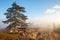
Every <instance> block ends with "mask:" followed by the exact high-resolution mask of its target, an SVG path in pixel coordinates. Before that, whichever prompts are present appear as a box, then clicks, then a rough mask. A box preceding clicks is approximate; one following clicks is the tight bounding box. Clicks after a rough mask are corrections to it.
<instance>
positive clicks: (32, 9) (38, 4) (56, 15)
mask: <svg viewBox="0 0 60 40" xmlns="http://www.w3.org/2000/svg"><path fill="white" fill-rule="evenodd" d="M13 2H16V3H17V4H18V5H20V6H23V7H25V10H26V12H25V15H27V17H28V21H29V22H32V23H33V24H34V25H40V26H41V25H42V26H43V25H44V26H46V25H47V24H53V23H58V24H59V23H60V0H0V26H1V28H2V27H4V26H5V25H3V23H2V22H1V21H2V20H5V19H6V18H5V15H4V13H5V12H6V10H7V9H8V8H10V7H12V3H13ZM2 25H3V26H2Z"/></svg>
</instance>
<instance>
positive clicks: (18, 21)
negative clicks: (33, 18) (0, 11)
mask: <svg viewBox="0 0 60 40" xmlns="http://www.w3.org/2000/svg"><path fill="white" fill-rule="evenodd" d="M24 12H25V8H24V7H21V6H19V5H17V4H16V3H15V2H14V3H13V4H12V7H11V8H8V9H7V12H6V13H5V14H4V15H6V18H7V20H6V21H3V23H10V25H9V26H8V27H7V28H10V29H11V28H12V27H16V26H21V27H26V26H27V23H26V22H25V21H26V20H27V19H28V18H27V16H25V15H24V14H23V13H24Z"/></svg>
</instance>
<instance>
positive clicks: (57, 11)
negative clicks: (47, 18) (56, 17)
mask: <svg viewBox="0 0 60 40" xmlns="http://www.w3.org/2000/svg"><path fill="white" fill-rule="evenodd" d="M45 13H48V14H60V5H55V6H53V7H52V8H50V9H46V11H45Z"/></svg>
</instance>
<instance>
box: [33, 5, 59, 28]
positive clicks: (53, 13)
mask: <svg viewBox="0 0 60 40" xmlns="http://www.w3.org/2000/svg"><path fill="white" fill-rule="evenodd" d="M44 13H45V15H44V14H43V15H44V16H40V17H37V19H34V18H33V21H32V22H33V23H34V24H35V25H39V27H47V28H48V25H50V26H51V28H53V23H55V24H56V25H57V24H60V5H55V6H53V7H51V8H48V9H46V10H45V12H44Z"/></svg>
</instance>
